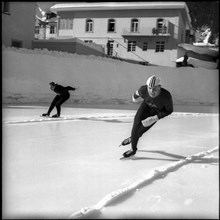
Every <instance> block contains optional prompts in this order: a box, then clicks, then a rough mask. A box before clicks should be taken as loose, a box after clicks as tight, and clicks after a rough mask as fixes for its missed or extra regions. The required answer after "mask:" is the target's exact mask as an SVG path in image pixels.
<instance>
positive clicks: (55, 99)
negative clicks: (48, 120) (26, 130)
mask: <svg viewBox="0 0 220 220" xmlns="http://www.w3.org/2000/svg"><path fill="white" fill-rule="evenodd" d="M58 100H59V96H58V95H56V96H55V97H54V99H53V101H52V102H51V104H50V107H49V109H48V111H47V113H45V114H42V116H49V115H50V113H51V111H52V110H53V108H54V107H55V104H56V102H57V101H58Z"/></svg>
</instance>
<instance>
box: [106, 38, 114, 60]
mask: <svg viewBox="0 0 220 220" xmlns="http://www.w3.org/2000/svg"><path fill="white" fill-rule="evenodd" d="M106 46H107V55H109V56H113V48H114V41H113V40H109V41H108V42H107V45H106Z"/></svg>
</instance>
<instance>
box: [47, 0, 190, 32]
mask: <svg viewBox="0 0 220 220" xmlns="http://www.w3.org/2000/svg"><path fill="white" fill-rule="evenodd" d="M132 9H179V10H181V11H183V16H184V18H185V20H186V21H187V23H188V26H189V28H191V18H190V15H189V9H188V7H187V5H186V3H185V2H172V1H171V2H166V1H164V2H163V1H162V2H158V1H155V2H154V1H152V2H94V3H85V2H77V3H72V2H69V3H62V4H55V5H54V6H52V7H51V8H50V10H51V11H54V12H55V13H56V12H61V11H91V10H132Z"/></svg>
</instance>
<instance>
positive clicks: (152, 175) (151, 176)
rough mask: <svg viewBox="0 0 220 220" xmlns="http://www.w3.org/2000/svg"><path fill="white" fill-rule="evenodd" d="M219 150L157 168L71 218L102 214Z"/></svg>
mask: <svg viewBox="0 0 220 220" xmlns="http://www.w3.org/2000/svg"><path fill="white" fill-rule="evenodd" d="M218 150H219V146H216V147H214V148H212V149H210V150H207V151H202V152H200V153H197V154H194V155H191V156H188V157H186V158H185V159H182V160H179V161H177V162H173V163H171V164H169V165H168V166H167V165H165V166H162V167H158V168H155V169H153V170H151V171H150V172H149V173H148V174H147V175H146V177H145V178H141V179H139V180H137V181H135V182H134V183H132V184H131V185H129V186H128V187H125V188H122V189H118V190H115V191H113V192H111V193H109V194H107V195H106V196H105V197H104V198H103V199H101V200H100V201H99V202H98V203H97V204H95V205H94V206H91V207H85V208H82V209H81V210H79V211H77V212H74V213H73V214H71V215H70V216H69V218H70V219H80V218H86V217H89V216H90V215H95V214H100V213H101V209H102V208H103V207H105V206H107V205H108V204H109V203H110V202H113V201H114V200H116V199H118V198H119V197H121V196H123V195H125V194H126V193H129V192H131V191H132V190H135V189H136V188H137V187H138V186H140V185H141V184H145V183H147V182H153V181H154V180H156V179H158V178H163V177H164V176H166V175H167V174H168V173H169V172H172V171H173V170H175V169H177V168H180V167H182V166H183V165H185V164H188V163H191V162H193V161H194V160H198V159H201V158H202V157H204V156H207V155H209V154H212V153H214V152H216V151H218Z"/></svg>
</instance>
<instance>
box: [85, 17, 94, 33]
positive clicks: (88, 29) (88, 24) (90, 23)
mask: <svg viewBox="0 0 220 220" xmlns="http://www.w3.org/2000/svg"><path fill="white" fill-rule="evenodd" d="M86 32H93V20H92V19H86Z"/></svg>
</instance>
